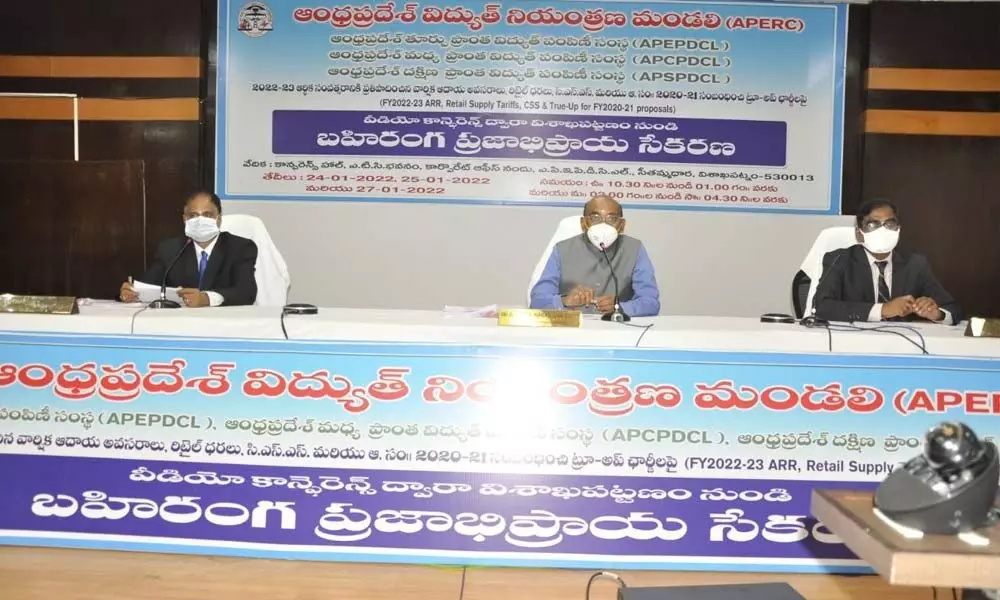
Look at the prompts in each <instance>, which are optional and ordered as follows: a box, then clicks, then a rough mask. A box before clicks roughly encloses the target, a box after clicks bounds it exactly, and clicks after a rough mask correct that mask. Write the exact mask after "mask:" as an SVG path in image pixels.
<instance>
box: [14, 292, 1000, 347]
mask: <svg viewBox="0 0 1000 600" xmlns="http://www.w3.org/2000/svg"><path fill="white" fill-rule="evenodd" d="M280 315H281V311H280V309H278V308H273V307H253V306H247V307H222V308H211V309H206V308H201V309H185V308H181V309H175V310H141V307H137V306H134V305H122V304H116V303H107V302H99V301H93V302H90V303H86V302H85V303H83V305H82V306H81V308H80V314H79V315H26V314H0V330H5V331H21V332H35V333H59V334H64V333H70V334H111V335H129V334H134V335H143V336H172V337H173V336H179V337H211V338H230V339H232V338H246V339H262V340H268V339H270V340H274V339H282V337H283V335H282V332H281V324H280V321H279V319H280ZM647 325H652V327H650V328H649V329H648V331H647V330H645V329H644V327H645V326H647ZM908 325H909V326H910V327H912V328H914V329H916V330H917V331H919V332H920V333H921V334H922V335H923V337H924V339H925V343H926V348H927V351H928V353H929V354H931V355H935V356H954V357H977V358H1000V340H995V339H983V338H967V337H963V335H962V334H963V331H964V325H963V326H943V325H935V324H931V323H922V324H908ZM861 326H862V327H873V326H875V324H862V325H861ZM285 327H286V329H287V331H288V336H289V338H290V339H293V340H312V341H334V342H379V343H386V342H399V343H443V344H465V345H492V346H496V345H501V346H571V347H599V348H634V347H639V348H660V349H670V350H704V351H735V352H784V353H810V354H822V353H826V352H828V351H829V348H830V346H832V348H833V352H835V353H849V354H909V355H913V354H920V350H919V349H918V348H917V347H916V346H915V345H914V344H912V343H910V342H908V341H907V340H906V339H903V338H902V337H900V336H899V335H896V334H892V333H886V332H871V331H863V332H862V331H839V330H835V331H832V332H831V333H829V334H828V332H827V331H826V330H825V329H823V328H812V329H810V328H806V327H803V326H801V325H778V324H767V323H761V322H759V321H758V320H757V319H742V318H732V317H670V316H660V317H654V318H646V319H634V320H633V321H632V322H631V326H628V325H623V324H619V323H607V322H603V321H600V320H598V319H596V318H586V317H585V319H584V322H583V326H582V327H580V328H579V329H575V328H573V329H568V328H523V327H499V326H497V324H496V320H495V319H489V318H478V317H473V316H467V315H456V314H453V313H444V312H437V311H410V310H368V309H345V308H320V310H319V314H317V315H289V316H287V317H286V318H285ZM836 327H840V326H838V325H835V328H836ZM895 330H896V331H897V332H899V333H902V334H905V335H906V336H907V337H908V338H910V339H911V340H913V341H916V342H919V339H918V337H917V335H916V334H915V333H913V332H911V331H908V330H905V329H895ZM828 336H829V337H828Z"/></svg>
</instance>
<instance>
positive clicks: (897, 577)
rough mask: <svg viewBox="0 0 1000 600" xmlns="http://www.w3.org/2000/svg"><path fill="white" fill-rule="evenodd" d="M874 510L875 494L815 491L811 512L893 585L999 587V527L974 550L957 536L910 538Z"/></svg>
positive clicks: (988, 534) (984, 531) (986, 534)
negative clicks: (984, 544) (987, 541)
mask: <svg viewBox="0 0 1000 600" xmlns="http://www.w3.org/2000/svg"><path fill="white" fill-rule="evenodd" d="M872 508H873V494H872V493H871V492H853V491H843V490H837V491H831V490H813V494H812V513H813V515H815V517H816V518H817V519H819V520H820V521H822V522H823V524H824V525H826V526H827V528H828V529H829V530H830V531H832V532H833V533H834V534H836V535H837V536H838V537H839V538H840V539H841V540H842V541H843V542H844V544H846V545H847V547H848V548H850V549H851V551H852V552H854V553H855V554H857V555H858V557H859V558H861V559H862V560H864V561H866V562H867V563H868V564H870V565H871V566H872V568H874V569H875V571H876V572H878V574H879V575H881V576H882V577H884V578H885V579H886V580H887V581H888V582H889V583H890V584H893V585H919V586H928V587H946V588H947V587H950V588H981V589H1000V528H997V527H993V528H990V529H986V530H982V531H979V532H978V533H979V534H980V535H982V536H983V537H986V538H988V539H989V540H990V543H989V545H986V546H972V545H969V544H967V543H965V542H963V541H962V540H960V539H958V537H956V536H945V535H926V536H924V537H923V538H921V539H907V538H905V537H903V536H902V535H901V534H900V533H899V532H897V531H896V530H895V529H894V528H893V527H891V526H890V525H888V524H887V523H885V522H884V521H883V520H882V519H881V518H879V516H878V515H876V514H875V512H874V511H873V510H872Z"/></svg>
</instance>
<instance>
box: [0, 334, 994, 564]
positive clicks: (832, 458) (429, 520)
mask: <svg viewBox="0 0 1000 600" xmlns="http://www.w3.org/2000/svg"><path fill="white" fill-rule="evenodd" d="M998 372H1000V361H996V360H981V359H952V358H935V357H924V356H900V357H890V356H831V355H785V354H772V353H723V352H694V351H691V352H687V351H684V352H682V351H666V350H652V349H643V350H639V349H636V350H613V351H609V350H601V349H580V348H519V347H478V346H477V347H470V346H462V345H438V344H382V343H328V342H264V341H253V340H213V339H187V338H153V337H139V336H80V335H42V334H36V335H31V334H23V335H21V334H0V474H2V475H4V476H5V477H6V481H8V482H10V484H9V485H8V486H7V487H6V488H5V492H4V494H3V495H0V543H6V544H22V545H42V546H59V547H89V548H105V549H121V550H148V551H156V552H181V553H197V554H219V555H239V556H256V557H272V558H289V559H308V560H342V561H375V562H407V563H431V564H443V563H448V564H465V565H475V564H480V565H503V566H543V567H580V568H583V567H590V568H595V567H600V568H619V569H632V568H637V569H649V568H655V569H667V570H671V569H678V570H691V569H704V570H738V571H798V572H868V567H867V566H866V565H864V564H863V563H862V562H860V561H858V560H857V559H856V558H855V557H853V556H852V555H851V554H850V552H849V551H848V550H847V549H846V547H845V546H843V544H841V543H840V542H839V540H837V539H836V537H835V536H834V535H833V534H832V533H830V532H829V531H828V530H825V528H823V527H822V525H820V524H818V523H816V522H815V520H814V519H812V518H811V517H809V514H810V513H809V501H810V500H809V492H810V490H811V489H813V488H815V487H817V486H822V487H828V488H854V489H871V488H872V487H873V486H874V485H875V484H876V483H877V482H878V481H879V480H881V479H882V478H883V477H884V476H885V475H886V474H887V473H888V472H890V471H891V470H892V469H893V468H895V466H896V465H898V464H899V463H900V462H902V461H904V460H906V459H908V458H910V457H912V456H913V455H915V454H917V453H918V452H919V451H920V445H921V441H922V433H923V431H925V430H926V429H927V428H929V427H930V426H932V425H934V424H935V423H937V422H939V421H941V420H944V419H961V420H964V421H966V422H967V423H969V424H970V426H972V427H973V428H974V429H975V430H977V432H978V433H979V434H980V435H981V436H982V437H984V438H986V439H988V440H992V439H993V437H994V435H992V434H994V431H995V427H991V420H990V419H989V417H991V416H995V415H996V414H997V413H1000V389H997V386H996V383H997V381H998V377H997V374H998ZM713 413H714V414H713Z"/></svg>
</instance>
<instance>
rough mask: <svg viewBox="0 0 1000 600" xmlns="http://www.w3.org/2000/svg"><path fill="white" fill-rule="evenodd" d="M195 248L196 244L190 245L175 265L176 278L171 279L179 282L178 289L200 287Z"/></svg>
mask: <svg viewBox="0 0 1000 600" xmlns="http://www.w3.org/2000/svg"><path fill="white" fill-rule="evenodd" d="M194 247H195V245H194V243H191V244H188V247H187V248H185V249H184V251H183V252H182V253H181V255H180V257H179V258H178V259H177V264H175V265H174V270H173V275H174V276H173V277H171V279H175V280H176V281H177V287H197V285H198V263H197V254H195V251H194Z"/></svg>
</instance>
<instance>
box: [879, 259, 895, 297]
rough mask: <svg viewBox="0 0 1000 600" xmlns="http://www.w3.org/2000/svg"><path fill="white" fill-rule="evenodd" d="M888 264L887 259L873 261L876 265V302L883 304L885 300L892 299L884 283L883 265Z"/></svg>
mask: <svg viewBox="0 0 1000 600" xmlns="http://www.w3.org/2000/svg"><path fill="white" fill-rule="evenodd" d="M887 264H889V262H888V261H885V260H879V261H876V262H875V265H876V266H878V303H879V304H885V303H886V302H888V301H890V300H892V295H891V294H890V293H889V286H888V285H886V283H885V267H886V265H887Z"/></svg>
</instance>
